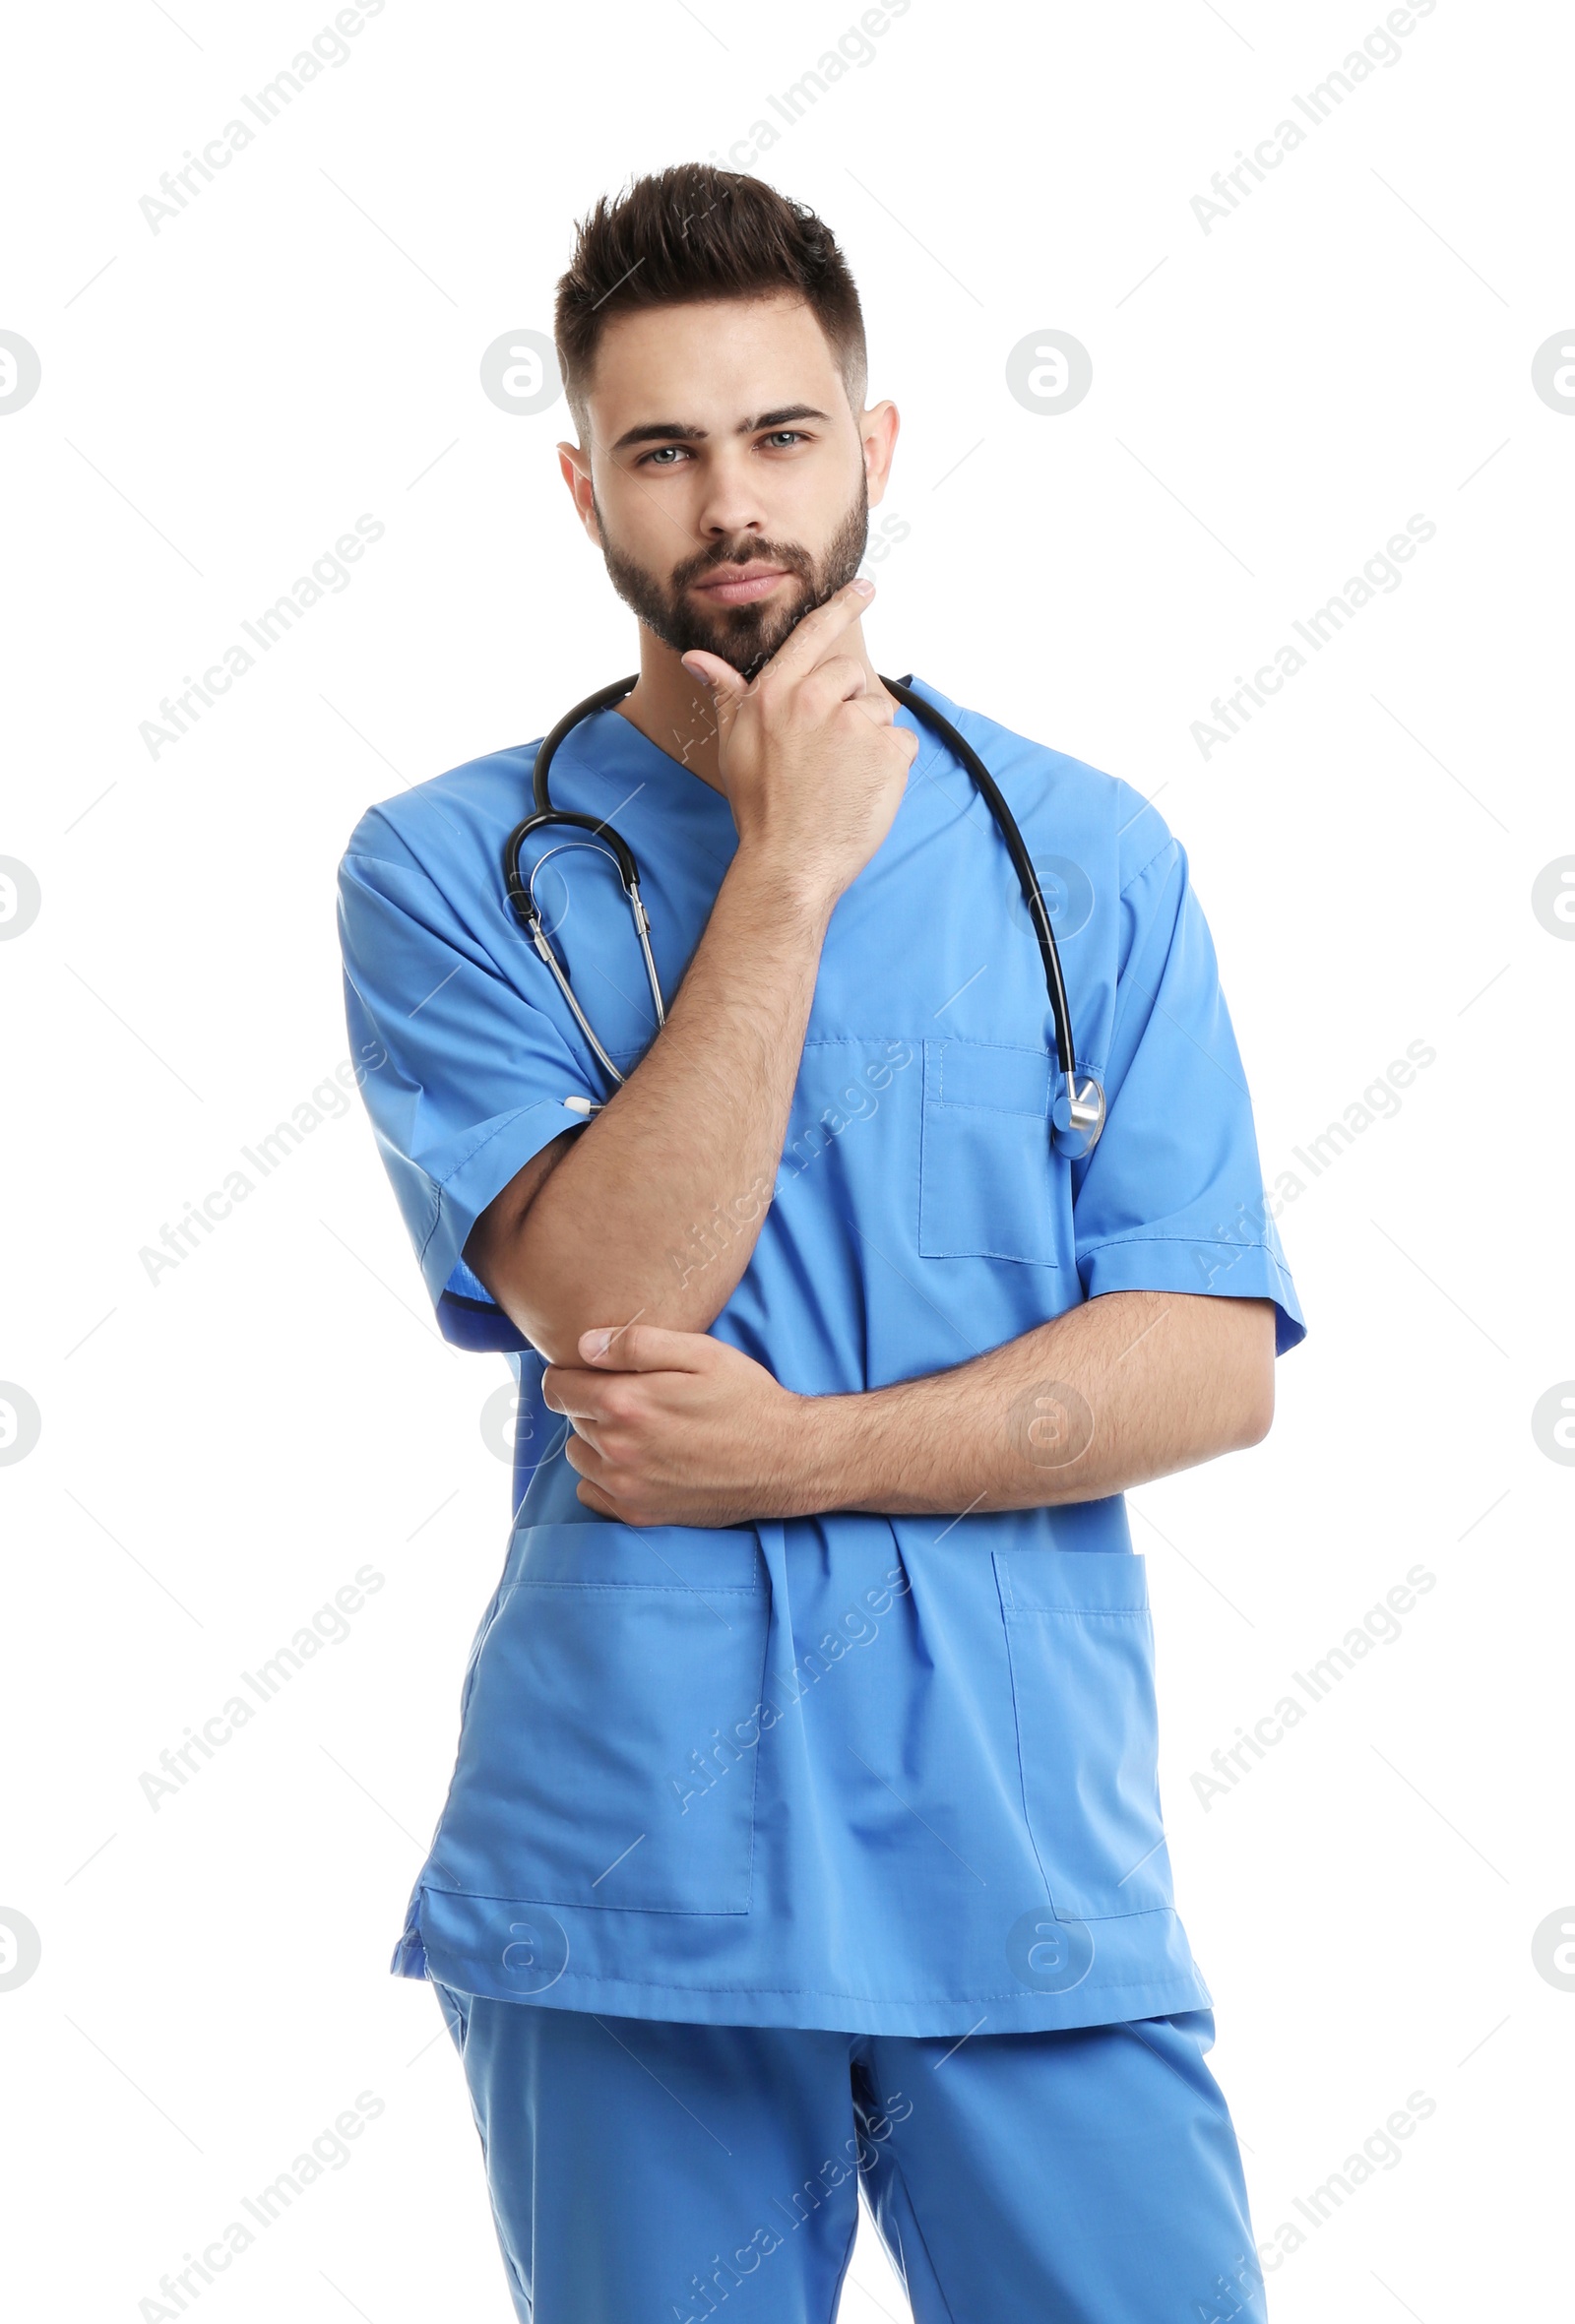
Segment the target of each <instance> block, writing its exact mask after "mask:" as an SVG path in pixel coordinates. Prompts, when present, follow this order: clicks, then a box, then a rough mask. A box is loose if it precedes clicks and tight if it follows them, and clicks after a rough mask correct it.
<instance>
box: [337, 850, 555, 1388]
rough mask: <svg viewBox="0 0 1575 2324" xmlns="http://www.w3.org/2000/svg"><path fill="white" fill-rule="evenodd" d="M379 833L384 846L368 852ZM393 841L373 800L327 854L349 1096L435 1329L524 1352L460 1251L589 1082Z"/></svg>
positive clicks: (472, 1344) (465, 1344) (525, 1345)
mask: <svg viewBox="0 0 1575 2324" xmlns="http://www.w3.org/2000/svg"><path fill="white" fill-rule="evenodd" d="M379 845H381V846H382V847H384V848H386V853H373V852H369V851H367V849H368V848H370V847H377V846H379ZM402 852H403V849H402V844H401V842H400V841H399V839H398V838H397V837H396V835H395V834H394V833H393V832H392V831H391V830H389V831H386V832H380V831H379V829H378V827H377V810H375V809H374V810H372V811H371V814H370V815H369V816H368V817H366V818H364V819H363V821H362V823H361V824H360V825H359V826H358V827H357V829H356V832H355V834H354V836H353V837H352V839H351V842H350V845H349V848H347V851H346V854H345V856H344V859H343V860H342V862H341V864H340V871H339V931H340V947H341V951H342V953H343V956H344V963H345V1013H346V1021H347V1026H348V1029H349V1036H350V1047H351V1054H352V1055H353V1056H355V1057H356V1058H357V1059H358V1060H360V1061H361V1064H360V1065H358V1066H357V1075H358V1078H359V1080H360V1088H361V1096H362V1097H363V1099H365V1101H366V1108H367V1111H368V1113H369V1114H370V1115H371V1119H372V1129H373V1133H374V1135H375V1137H376V1140H377V1148H378V1152H379V1154H380V1155H381V1156H382V1159H383V1165H384V1167H385V1169H386V1170H387V1171H388V1174H389V1178H390V1180H391V1182H392V1184H393V1188H394V1192H395V1195H396V1197H397V1198H398V1201H399V1206H400V1211H401V1214H402V1216H403V1217H404V1220H405V1225H406V1227H407V1229H408V1230H409V1233H410V1241H411V1243H412V1245H413V1246H414V1249H415V1253H416V1257H417V1259H418V1260H419V1262H420V1268H421V1274H422V1277H423V1279H424V1281H425V1284H426V1288H427V1293H428V1296H429V1297H430V1298H431V1300H432V1303H433V1306H434V1308H435V1309H436V1312H437V1320H438V1327H439V1329H440V1330H441V1332H442V1334H443V1337H444V1338H445V1339H446V1340H449V1341H451V1342H452V1343H453V1344H454V1345H455V1346H456V1347H460V1348H470V1349H481V1350H505V1351H508V1350H527V1349H529V1348H530V1345H531V1344H530V1342H529V1341H528V1340H526V1339H525V1338H524V1337H523V1335H522V1334H521V1333H520V1331H519V1330H518V1329H517V1327H516V1326H515V1325H514V1324H513V1323H511V1322H510V1320H509V1318H508V1316H507V1315H505V1314H504V1312H503V1310H502V1309H501V1308H500V1307H499V1306H498V1305H497V1304H496V1303H495V1301H494V1300H493V1299H492V1298H491V1297H490V1296H489V1294H488V1292H487V1290H486V1288H485V1286H484V1285H483V1284H482V1283H481V1282H480V1281H479V1280H478V1279H477V1277H476V1276H475V1275H474V1274H473V1272H472V1270H471V1269H470V1268H469V1267H467V1266H466V1264H465V1261H464V1259H463V1257H462V1256H461V1254H462V1252H463V1251H464V1249H465V1243H466V1238H467V1237H468V1235H469V1234H470V1231H471V1229H472V1227H473V1225H475V1222H476V1220H477V1219H478V1218H479V1217H480V1215H481V1213H482V1212H483V1211H484V1210H485V1209H486V1207H487V1205H488V1204H489V1203H490V1202H491V1201H492V1199H493V1197H494V1196H495V1195H498V1194H500V1193H501V1192H502V1190H503V1188H504V1187H505V1186H507V1185H508V1183H509V1181H510V1179H511V1178H513V1177H514V1176H515V1174H516V1172H517V1171H519V1170H521V1169H523V1168H524V1166H525V1164H526V1163H527V1162H529V1161H530V1160H531V1158H532V1156H533V1155H535V1154H537V1153H539V1152H540V1150H541V1148H542V1147H543V1146H545V1145H547V1144H548V1143H549V1142H550V1141H551V1140H552V1139H553V1138H556V1137H557V1136H558V1135H559V1134H560V1133H561V1132H562V1131H564V1130H568V1129H574V1128H576V1127H580V1128H583V1127H584V1126H585V1122H586V1119H587V1118H588V1117H587V1116H586V1114H585V1113H584V1112H575V1111H573V1110H571V1109H570V1108H568V1107H567V1106H566V1105H565V1103H564V1100H565V1099H568V1098H580V1099H599V1096H600V1093H599V1091H596V1090H593V1089H591V1088H589V1087H588V1085H587V1082H586V1077H585V1069H584V1068H583V1067H582V1065H581V1064H580V1063H579V1061H578V1060H577V1059H576V1058H575V1056H574V1054H573V1052H572V1051H571V1050H570V1049H569V1047H568V1045H567V1044H566V1042H565V1041H564V1039H563V1037H562V1036H561V1035H560V1034H559V1033H558V1031H557V1030H556V1028H555V1027H554V1025H553V1024H552V1022H551V1020H550V1019H549V1018H548V1017H547V1016H546V1015H545V1013H544V1012H543V1011H542V1010H541V1009H539V1008H537V1007H536V1006H535V1005H534V1004H533V1003H532V1002H531V1001H530V1000H528V999H527V998H526V997H525V995H524V994H523V993H521V992H520V991H519V990H518V989H517V987H516V986H515V985H514V984H513V983H512V982H511V981H510V979H509V977H508V976H507V975H506V974H504V972H503V970H502V968H501V967H500V966H499V963H498V962H497V960H496V959H495V958H493V957H492V954H491V952H490V950H489V948H488V947H487V946H486V945H485V944H484V943H482V942H480V941H479V940H478V939H477V937H476V936H475V934H474V932H473V930H472V929H470V928H469V927H468V926H467V924H466V922H465V919H464V917H463V916H462V914H461V913H460V911H458V910H457V909H456V908H455V906H454V905H453V904H452V903H451V901H450V900H449V898H448V897H447V896H446V895H445V894H444V893H443V892H442V890H441V889H440V888H439V887H438V886H437V884H436V882H435V881H434V880H433V879H432V878H430V877H429V875H428V874H427V873H426V872H425V871H424V870H423V869H422V868H421V866H420V865H419V864H417V863H416V862H414V861H413V859H407V860H400V859H399V858H400V856H401V854H402ZM531 957H532V958H533V960H534V955H533V956H531ZM362 1065H364V1067H365V1070H364V1072H363V1071H362Z"/></svg>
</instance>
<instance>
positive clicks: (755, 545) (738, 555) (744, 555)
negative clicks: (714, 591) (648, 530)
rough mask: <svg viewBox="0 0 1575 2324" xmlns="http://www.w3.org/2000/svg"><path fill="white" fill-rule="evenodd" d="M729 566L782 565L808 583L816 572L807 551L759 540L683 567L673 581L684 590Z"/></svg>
mask: <svg viewBox="0 0 1575 2324" xmlns="http://www.w3.org/2000/svg"><path fill="white" fill-rule="evenodd" d="M726 565H781V566H783V567H784V568H785V570H786V571H788V573H793V574H796V575H797V576H798V578H799V580H800V581H807V580H808V579H809V578H810V576H811V574H812V572H813V569H814V568H813V560H812V559H811V558H810V557H809V556H808V555H807V554H806V552H805V551H804V550H803V549H801V548H797V547H787V546H784V547H778V546H776V545H775V544H774V543H773V542H771V541H767V540H757V541H751V542H748V543H746V544H745V546H744V547H742V548H738V549H724V550H722V551H721V552H720V553H719V552H716V551H713V553H712V554H711V555H709V556H705V557H700V558H697V559H696V560H695V561H694V563H693V564H690V565H682V566H680V567H679V568H678V570H677V572H675V573H674V575H673V577H672V578H673V581H674V584H675V585H676V586H677V587H678V588H680V589H683V588H686V587H687V585H688V584H689V583H690V582H691V581H699V580H702V579H703V578H704V576H705V575H706V574H708V573H717V572H720V571H721V570H722V569H723V567H725V566H726Z"/></svg>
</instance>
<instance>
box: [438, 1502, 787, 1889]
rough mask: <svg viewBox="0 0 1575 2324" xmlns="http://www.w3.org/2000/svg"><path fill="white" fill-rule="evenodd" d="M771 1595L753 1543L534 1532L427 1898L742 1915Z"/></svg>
mask: <svg viewBox="0 0 1575 2324" xmlns="http://www.w3.org/2000/svg"><path fill="white" fill-rule="evenodd" d="M769 1612H770V1587H769V1583H768V1580H767V1575H766V1568H765V1563H764V1560H763V1559H762V1557H761V1554H760V1547H759V1543H758V1541H757V1540H756V1538H755V1536H754V1534H753V1533H752V1532H748V1531H745V1530H742V1529H723V1528H712V1527H703V1526H640V1527H635V1526H626V1525H618V1524H615V1523H613V1522H611V1521H609V1520H596V1521H593V1522H591V1523H586V1524H572V1525H536V1526H525V1527H522V1528H521V1529H520V1531H519V1533H518V1534H517V1536H516V1538H515V1540H514V1542H513V1544H512V1545H511V1548H510V1554H509V1559H508V1563H507V1566H506V1567H505V1571H504V1577H503V1581H502V1584H501V1586H500V1588H499V1591H498V1595H497V1600H496V1604H495V1607H494V1610H493V1612H492V1615H491V1619H490V1620H489V1621H488V1623H487V1624H486V1627H485V1629H484V1631H483V1632H482V1634H481V1637H480V1639H479V1643H478V1645H477V1647H476V1649H475V1651H474V1654H473V1661H472V1665H471V1668H470V1669H469V1671H468V1673H467V1677H466V1684H465V1690H464V1695H463V1704H462V1717H461V1734H460V1749H459V1757H458V1761H457V1763H456V1766H455V1771H454V1779H453V1782H452V1784H451V1786H450V1789H449V1796H448V1801H447V1804H446V1806H445V1808H444V1811H443V1816H442V1820H441V1822H440V1824H439V1827H438V1832H437V1836H436V1838H435V1840H434V1843H433V1849H432V1856H431V1862H430V1866H429V1869H428V1873H427V1876H426V1878H427V1885H428V1886H429V1887H431V1888H434V1889H440V1890H447V1891H449V1892H450V1893H454V1894H459V1895H468V1896H491V1897H503V1898H508V1899H518V1900H522V1901H527V1902H532V1903H537V1904H545V1905H581V1906H590V1907H597V1906H600V1907H604V1908H606V1909H607V1910H609V1911H626V1912H627V1911H647V1912H666V1913H705V1914H710V1913H725V1914H731V1913H747V1912H748V1910H749V1892H750V1872H751V1857H752V1853H753V1846H754V1799H755V1769H756V1763H757V1761H758V1757H759V1750H758V1743H759V1735H760V1724H759V1712H760V1708H761V1700H762V1687H763V1682H764V1677H765V1664H766V1635H767V1623H768V1616H769Z"/></svg>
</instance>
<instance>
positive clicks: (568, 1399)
mask: <svg viewBox="0 0 1575 2324" xmlns="http://www.w3.org/2000/svg"><path fill="white" fill-rule="evenodd" d="M615 1376H616V1375H615V1374H614V1373H613V1372H612V1371H611V1370H610V1368H609V1369H603V1370H602V1371H599V1372H590V1371H582V1370H580V1369H579V1368H578V1367H577V1366H576V1365H574V1364H568V1363H550V1364H548V1365H547V1366H546V1367H545V1369H544V1370H543V1372H542V1374H541V1402H542V1403H543V1404H544V1405H545V1406H546V1408H547V1411H548V1412H549V1413H562V1414H563V1416H564V1418H565V1419H566V1420H573V1421H574V1422H575V1423H576V1424H577V1425H578V1423H579V1422H580V1421H581V1420H591V1421H603V1420H610V1419H613V1418H614V1417H615V1416H616V1415H615V1414H614V1413H610V1412H609V1411H608V1410H607V1398H608V1395H609V1392H610V1391H611V1388H612V1382H613V1379H614V1377H615ZM549 1388H550V1391H551V1393H550V1394H549V1393H548V1390H549Z"/></svg>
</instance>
